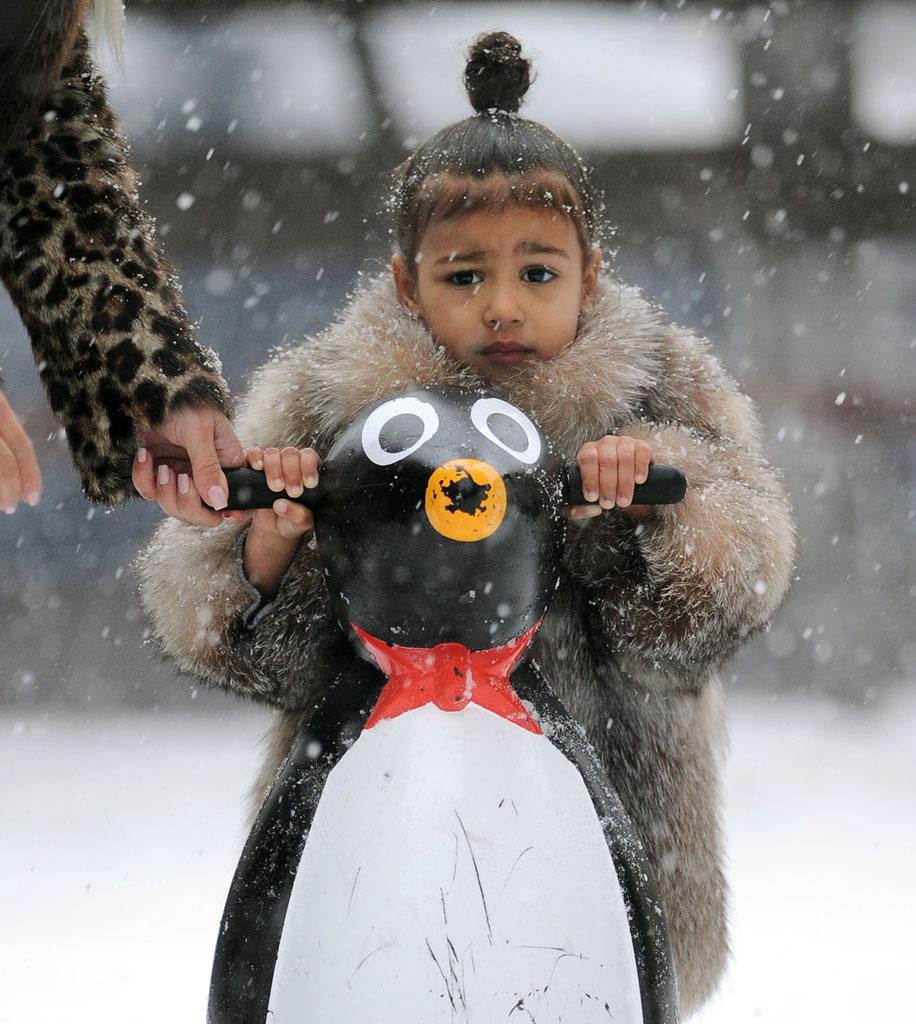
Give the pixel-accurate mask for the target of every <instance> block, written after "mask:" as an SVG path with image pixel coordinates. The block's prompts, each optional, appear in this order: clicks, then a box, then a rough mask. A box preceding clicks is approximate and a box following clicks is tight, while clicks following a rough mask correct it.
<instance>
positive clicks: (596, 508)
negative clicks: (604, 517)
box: [566, 505, 602, 519]
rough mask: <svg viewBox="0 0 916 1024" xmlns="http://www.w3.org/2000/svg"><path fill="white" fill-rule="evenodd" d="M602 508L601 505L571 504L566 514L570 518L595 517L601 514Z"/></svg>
mask: <svg viewBox="0 0 916 1024" xmlns="http://www.w3.org/2000/svg"><path fill="white" fill-rule="evenodd" d="M601 512H602V508H601V506H600V505H569V506H568V507H567V509H566V514H567V516H569V518H570V519H593V518H594V517H595V516H600V515H601Z"/></svg>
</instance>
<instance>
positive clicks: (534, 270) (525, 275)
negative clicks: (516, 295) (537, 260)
mask: <svg viewBox="0 0 916 1024" xmlns="http://www.w3.org/2000/svg"><path fill="white" fill-rule="evenodd" d="M556 276H557V274H556V271H554V270H551V269H550V267H528V268H527V269H526V270H523V271H522V280H523V281H525V282H527V283H528V284H547V282H548V281H552V280H553V279H554V278H555V277H556Z"/></svg>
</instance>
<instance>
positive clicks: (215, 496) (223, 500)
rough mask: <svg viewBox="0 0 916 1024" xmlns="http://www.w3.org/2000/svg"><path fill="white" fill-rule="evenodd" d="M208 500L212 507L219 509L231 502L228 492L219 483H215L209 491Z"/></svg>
mask: <svg viewBox="0 0 916 1024" xmlns="http://www.w3.org/2000/svg"><path fill="white" fill-rule="evenodd" d="M207 501H208V502H209V503H210V507H211V508H215V509H217V510H219V509H221V508H225V507H226V506H227V505H228V504H229V498H228V497H227V496H226V492H225V491H224V490H223V488H222V487H220V486H219V485H218V484H214V485H213V486H212V487H211V488H210V489H209V490H208V491H207Z"/></svg>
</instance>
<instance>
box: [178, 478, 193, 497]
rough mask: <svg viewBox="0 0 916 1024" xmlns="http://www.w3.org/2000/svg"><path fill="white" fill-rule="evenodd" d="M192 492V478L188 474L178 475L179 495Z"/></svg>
mask: <svg viewBox="0 0 916 1024" xmlns="http://www.w3.org/2000/svg"><path fill="white" fill-rule="evenodd" d="M190 490H191V478H190V477H189V476H188V474H187V473H179V474H178V493H179V494H187V493H188V491H190Z"/></svg>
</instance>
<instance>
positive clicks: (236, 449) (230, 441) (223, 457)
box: [213, 412, 245, 466]
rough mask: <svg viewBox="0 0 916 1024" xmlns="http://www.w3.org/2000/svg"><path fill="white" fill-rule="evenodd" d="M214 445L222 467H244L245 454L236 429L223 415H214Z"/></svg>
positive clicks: (216, 413)
mask: <svg viewBox="0 0 916 1024" xmlns="http://www.w3.org/2000/svg"><path fill="white" fill-rule="evenodd" d="M213 444H214V445H215V446H216V453H217V455H218V456H219V462H220V465H221V466H244V464H245V452H244V450H243V448H242V442H241V441H240V440H239V439H238V435H237V434H236V432H235V427H233V425H232V424H231V423H230V422H229V420H228V419H227V418H226V417H225V416H224V415H223V414H222V413H221V412H214V413H213Z"/></svg>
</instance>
